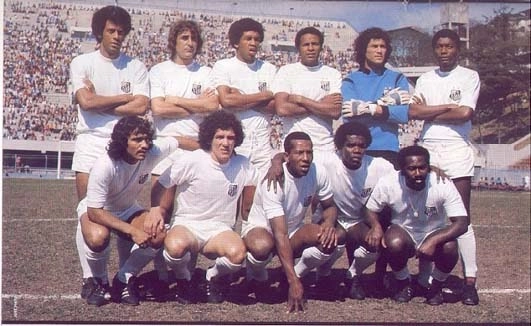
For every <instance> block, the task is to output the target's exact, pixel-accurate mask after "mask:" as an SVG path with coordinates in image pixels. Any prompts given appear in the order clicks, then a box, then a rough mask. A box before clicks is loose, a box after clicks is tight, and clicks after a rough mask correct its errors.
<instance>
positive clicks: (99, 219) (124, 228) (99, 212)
mask: <svg viewBox="0 0 531 326" xmlns="http://www.w3.org/2000/svg"><path fill="white" fill-rule="evenodd" d="M87 215H88V217H89V219H90V220H91V221H92V222H94V223H96V224H99V225H103V226H106V227H107V228H109V229H111V230H116V231H119V232H122V233H124V234H127V235H131V232H132V230H131V228H132V227H131V225H130V224H129V223H126V222H124V221H122V220H120V219H119V218H118V217H116V216H114V215H113V214H111V213H110V212H109V211H107V210H105V209H103V208H92V207H89V208H87Z"/></svg>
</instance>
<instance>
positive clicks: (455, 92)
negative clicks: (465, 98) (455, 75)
mask: <svg viewBox="0 0 531 326" xmlns="http://www.w3.org/2000/svg"><path fill="white" fill-rule="evenodd" d="M450 99H452V101H454V102H459V101H460V100H461V90H460V89H455V88H452V90H451V91H450Z"/></svg>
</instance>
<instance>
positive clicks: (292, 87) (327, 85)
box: [272, 62, 341, 152]
mask: <svg viewBox="0 0 531 326" xmlns="http://www.w3.org/2000/svg"><path fill="white" fill-rule="evenodd" d="M272 91H273V93H275V94H276V93H279V92H285V93H288V94H296V95H302V96H305V97H307V98H309V99H311V100H314V101H319V100H321V99H322V98H323V97H325V96H326V95H330V94H334V93H341V73H340V72H339V71H337V70H336V69H334V68H332V67H329V66H326V65H322V64H319V65H318V66H315V67H307V66H305V65H303V64H302V63H300V62H297V63H292V64H287V65H285V66H282V67H281V68H280V69H279V70H278V73H277V76H276V77H275V81H274V83H273V87H272ZM282 123H283V126H284V135H285V136H286V135H288V134H289V133H291V132H293V131H304V132H306V133H307V134H308V135H310V137H311V138H312V143H313V148H314V150H318V151H328V152H332V151H334V150H335V147H334V139H333V136H332V133H333V129H332V119H327V118H324V117H321V116H317V115H315V114H311V113H308V114H304V115H298V116H290V117H282Z"/></svg>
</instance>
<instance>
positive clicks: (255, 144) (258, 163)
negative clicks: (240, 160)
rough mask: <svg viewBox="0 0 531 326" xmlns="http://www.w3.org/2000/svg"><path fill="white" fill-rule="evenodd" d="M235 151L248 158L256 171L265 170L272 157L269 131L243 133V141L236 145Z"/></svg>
mask: <svg viewBox="0 0 531 326" xmlns="http://www.w3.org/2000/svg"><path fill="white" fill-rule="evenodd" d="M235 150H236V153H238V154H240V155H243V156H245V157H247V158H248V159H249V161H250V162H251V164H253V165H254V166H255V167H256V168H257V169H258V171H260V172H262V171H267V169H268V168H269V165H270V164H271V158H272V157H273V147H271V142H270V141H269V133H267V134H258V133H250V134H249V135H245V138H244V139H243V143H242V144H241V145H240V146H238V147H236V149H235Z"/></svg>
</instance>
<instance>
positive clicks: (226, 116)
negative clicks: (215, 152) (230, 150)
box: [199, 110, 245, 151]
mask: <svg viewBox="0 0 531 326" xmlns="http://www.w3.org/2000/svg"><path fill="white" fill-rule="evenodd" d="M218 129H221V130H230V129H232V130H233V131H234V134H235V135H236V141H235V144H234V147H238V146H240V145H241V144H242V143H243V138H244V137H245V135H244V133H243V128H242V123H241V122H240V120H238V118H236V116H235V115H234V114H233V113H230V112H227V111H224V110H220V111H216V112H213V113H211V114H209V115H208V116H206V118H205V119H204V120H203V122H201V124H200V125H199V147H201V149H203V150H205V151H210V150H211V147H212V140H213V139H214V135H215V134H216V132H217V131H218Z"/></svg>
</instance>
